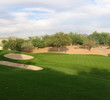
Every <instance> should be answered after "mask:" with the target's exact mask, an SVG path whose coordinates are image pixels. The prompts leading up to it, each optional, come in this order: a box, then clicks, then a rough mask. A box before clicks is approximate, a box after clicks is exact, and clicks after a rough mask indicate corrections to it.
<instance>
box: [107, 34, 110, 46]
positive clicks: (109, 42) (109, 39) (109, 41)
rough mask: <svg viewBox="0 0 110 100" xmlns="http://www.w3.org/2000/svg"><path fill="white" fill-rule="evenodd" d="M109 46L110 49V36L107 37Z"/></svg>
mask: <svg viewBox="0 0 110 100" xmlns="http://www.w3.org/2000/svg"><path fill="white" fill-rule="evenodd" d="M107 44H108V45H109V48H110V35H109V36H108V37H107Z"/></svg>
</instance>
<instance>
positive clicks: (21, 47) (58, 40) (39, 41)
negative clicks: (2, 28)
mask: <svg viewBox="0 0 110 100" xmlns="http://www.w3.org/2000/svg"><path fill="white" fill-rule="evenodd" d="M2 43H3V49H4V50H13V51H30V50H32V49H33V48H35V47H37V48H44V47H58V51H60V48H61V47H63V46H68V45H81V46H82V47H83V48H87V49H88V50H89V51H90V50H91V48H92V47H94V46H98V45H108V46H109V47H110V34H109V33H106V32H101V33H99V32H96V31H95V32H93V33H92V34H90V35H82V34H78V33H73V32H70V33H64V32H58V33H55V34H53V35H45V36H42V37H39V36H34V37H29V38H28V39H23V38H15V37H10V38H8V40H3V41H2Z"/></svg>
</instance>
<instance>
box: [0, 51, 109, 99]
mask: <svg viewBox="0 0 110 100" xmlns="http://www.w3.org/2000/svg"><path fill="white" fill-rule="evenodd" d="M9 53H19V54H25V55H29V56H32V57H33V59H30V60H14V59H10V58H6V57H4V55H5V54H9ZM0 61H10V62H15V63H20V64H28V65H34V66H39V67H42V68H43V70H29V69H23V68H16V67H10V66H5V65H0V100H110V57H107V56H102V55H78V54H60V53H23V52H18V51H5V50H4V51H0Z"/></svg>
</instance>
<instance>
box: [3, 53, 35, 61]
mask: <svg viewBox="0 0 110 100" xmlns="http://www.w3.org/2000/svg"><path fill="white" fill-rule="evenodd" d="M4 57H6V58H10V59H14V60H29V59H33V58H34V57H33V56H29V55H25V54H17V53H9V54H5V55H4Z"/></svg>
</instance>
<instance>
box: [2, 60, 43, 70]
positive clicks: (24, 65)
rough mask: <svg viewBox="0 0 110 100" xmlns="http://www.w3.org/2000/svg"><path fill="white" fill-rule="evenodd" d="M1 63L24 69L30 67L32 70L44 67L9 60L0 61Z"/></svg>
mask: <svg viewBox="0 0 110 100" xmlns="http://www.w3.org/2000/svg"><path fill="white" fill-rule="evenodd" d="M0 65H6V66H10V67H17V68H24V69H30V70H42V69H43V68H41V67H37V66H33V65H27V64H19V63H13V62H9V61H0Z"/></svg>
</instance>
